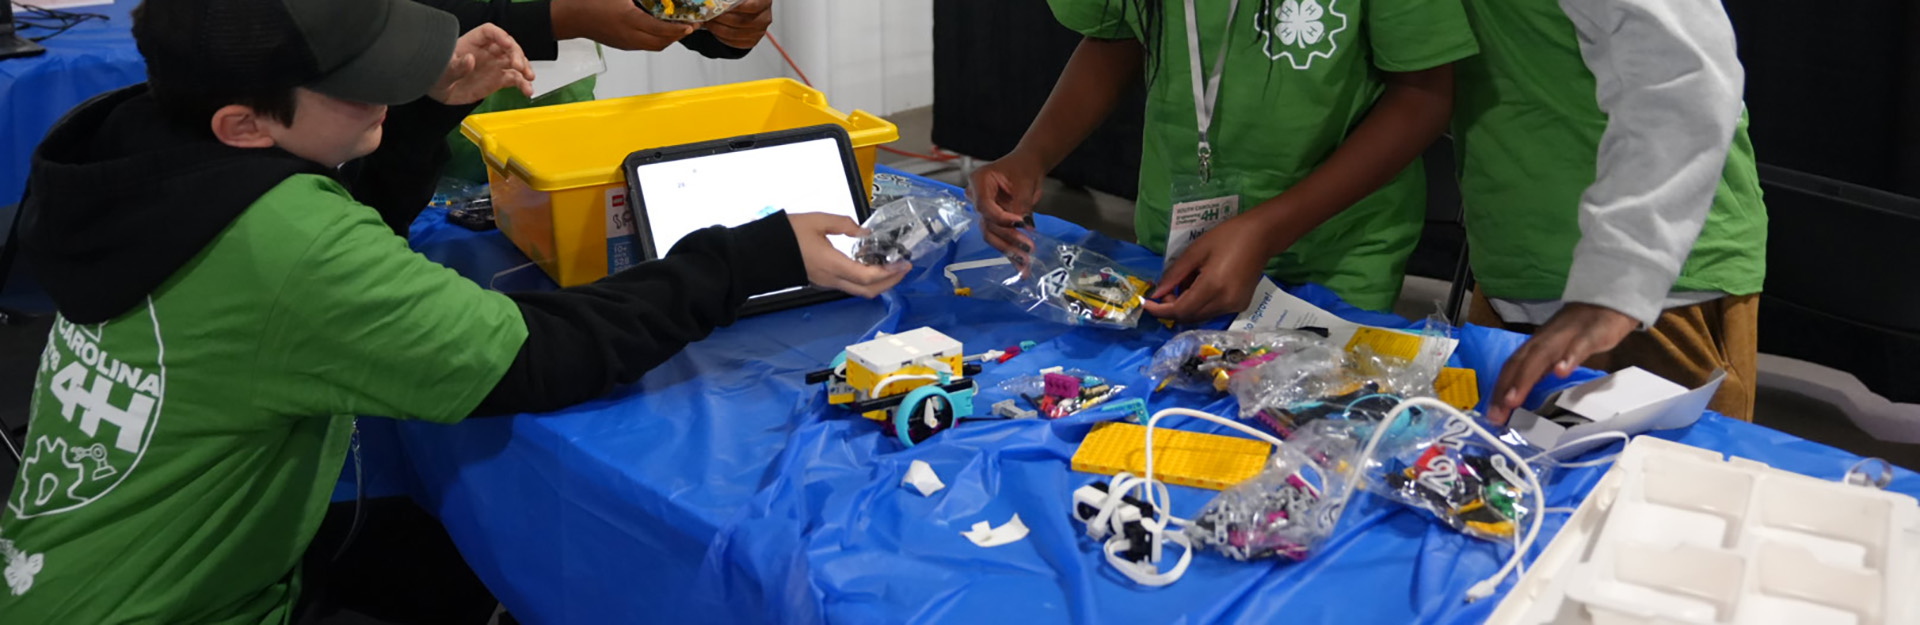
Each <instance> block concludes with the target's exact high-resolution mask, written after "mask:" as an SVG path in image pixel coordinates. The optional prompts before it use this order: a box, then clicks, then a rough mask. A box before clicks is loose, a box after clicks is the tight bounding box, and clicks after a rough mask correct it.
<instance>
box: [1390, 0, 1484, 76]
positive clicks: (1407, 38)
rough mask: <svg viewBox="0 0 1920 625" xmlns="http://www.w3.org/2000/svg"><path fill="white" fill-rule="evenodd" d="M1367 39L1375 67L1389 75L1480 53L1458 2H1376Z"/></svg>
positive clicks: (1420, 0)
mask: <svg viewBox="0 0 1920 625" xmlns="http://www.w3.org/2000/svg"><path fill="white" fill-rule="evenodd" d="M1367 40H1368V41H1371V42H1373V65H1374V67H1378V68H1380V69H1382V70H1386V71H1389V72H1415V71H1420V70H1423V69H1432V68H1435V67H1439V66H1441V65H1445V64H1447V63H1452V62H1454V61H1458V60H1460V59H1464V58H1467V57H1470V56H1473V55H1475V54H1478V53H1479V52H1480V45H1479V44H1478V43H1477V42H1476V41H1474V38H1473V29H1472V27H1470V26H1468V24H1467V12H1466V7H1464V6H1462V5H1461V0H1375V1H1374V3H1373V4H1372V5H1371V6H1369V7H1368V10H1367Z"/></svg>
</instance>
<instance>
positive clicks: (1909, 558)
mask: <svg viewBox="0 0 1920 625" xmlns="http://www.w3.org/2000/svg"><path fill="white" fill-rule="evenodd" d="M1916 588H1920V505H1916V502H1915V501H1914V499H1913V498H1912V497H1908V496H1906V495H1902V494H1899V493H1889V492H1883V491H1878V490H1872V489H1868V488H1862V487H1859V486H1849V485H1846V484H1842V483H1840V482H1829V481H1824V480H1819V479H1815V478H1811V477H1807V476H1804V475H1798V474H1794V473H1788V472H1786V471H1781V470H1778V469H1773V468H1770V467H1768V466H1766V465H1765V464H1761V463H1758V462H1754V461H1751V460H1746V459H1742V458H1732V459H1724V458H1722V457H1721V456H1720V454H1717V453H1714V452H1711V451H1707V450H1703V449H1699V448H1695V447H1690V446H1687V445H1681V444H1679V443H1673V442H1669V441H1665V440H1660V439H1655V438H1650V437H1640V438H1636V439H1634V441H1633V443H1632V444H1630V445H1628V446H1627V449H1626V451H1625V452H1623V453H1622V454H1621V456H1620V460H1619V462H1617V463H1615V465H1614V467H1613V469H1612V470H1610V471H1608V473H1607V475H1606V476H1605V477H1604V478H1602V479H1601V482H1600V484H1599V485H1598V486H1596V487H1595V488H1594V491H1593V492H1592V493H1591V494H1589V495H1588V496H1587V499H1586V501H1585V502H1583V503H1582V504H1581V505H1580V508H1579V509H1578V510H1577V511H1575V512H1574V514H1573V516H1572V517H1571V518H1569V519H1568V520H1567V523H1566V525H1565V527H1564V529H1562V530H1561V532H1560V534H1559V535H1558V536H1556V537H1555V538H1554V539H1553V542H1551V543H1549V544H1548V545H1547V548H1546V549H1545V550H1544V551H1542V552H1541V555H1540V557H1539V558H1538V559H1536V560H1535V562H1534V565H1533V567H1532V568H1530V569H1529V570H1528V571H1527V574H1526V575H1525V576H1524V577H1522V578H1521V579H1520V581H1519V583H1517V584H1515V585H1514V587H1513V588H1512V590H1510V591H1509V592H1508V593H1507V597H1506V599H1505V600H1503V601H1502V602H1501V604H1500V607H1499V608H1498V609H1496V610H1495V611H1494V613H1493V616H1492V617H1491V618H1490V619H1488V621H1487V622H1488V623H1491V624H1494V625H1640V624H1655V625H1664V624H1670V623H1671V624H1682V623H1687V624H1698V625H1774V624H1783V625H1784V624H1789V623H1791V624H1793V625H1905V624H1910V623H1920V592H1916V590H1915V589H1916Z"/></svg>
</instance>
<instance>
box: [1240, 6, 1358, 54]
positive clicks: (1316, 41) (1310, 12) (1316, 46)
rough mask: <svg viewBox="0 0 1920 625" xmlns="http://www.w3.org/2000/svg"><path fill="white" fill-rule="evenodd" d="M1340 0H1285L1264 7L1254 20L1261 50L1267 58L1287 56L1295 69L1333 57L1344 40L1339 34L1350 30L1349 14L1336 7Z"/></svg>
mask: <svg viewBox="0 0 1920 625" xmlns="http://www.w3.org/2000/svg"><path fill="white" fill-rule="evenodd" d="M1339 4H1340V0H1328V2H1327V5H1326V6H1325V7H1322V6H1320V2H1319V0H1285V1H1284V2H1281V3H1279V4H1278V5H1277V6H1274V7H1273V9H1272V10H1263V11H1261V12H1260V15H1258V16H1257V19H1256V20H1255V21H1254V28H1255V30H1257V31H1259V34H1260V49H1261V51H1262V52H1265V53H1266V55H1267V58H1269V59H1272V60H1275V61H1278V60H1280V59H1286V60H1287V63H1288V64H1289V65H1292V66H1293V68H1294V69H1307V68H1308V67H1312V66H1313V60H1314V59H1316V58H1331V57H1332V56H1333V53H1334V52H1335V51H1336V50H1339V48H1340V43H1339V41H1337V37H1336V35H1339V34H1340V33H1341V31H1344V30H1346V29H1347V15H1346V14H1345V13H1341V12H1340V11H1339V10H1338V9H1337V8H1336V7H1337V6H1338V5H1339Z"/></svg>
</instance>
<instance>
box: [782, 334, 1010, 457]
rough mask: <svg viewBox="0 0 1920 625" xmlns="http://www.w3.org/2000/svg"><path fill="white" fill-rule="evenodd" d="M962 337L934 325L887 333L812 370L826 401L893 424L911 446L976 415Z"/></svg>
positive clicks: (811, 379) (974, 368)
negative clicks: (830, 365)
mask: <svg viewBox="0 0 1920 625" xmlns="http://www.w3.org/2000/svg"><path fill="white" fill-rule="evenodd" d="M961 349H962V348H961V345H960V342H959V341H956V340H953V339H952V338H950V337H948V336H947V335H945V334H941V333H940V332H939V331H937V330H934V329H933V328H919V329H916V330H912V331H908V332H902V333H900V334H893V335H888V336H882V337H880V338H877V339H874V340H871V341H867V342H865V343H860V344H858V345H852V346H849V347H847V351H846V352H845V353H843V354H841V357H840V358H836V359H835V362H834V367H833V368H832V369H827V370H823V371H815V372H813V373H809V374H807V383H809V384H822V383H824V384H826V385H827V403H828V404H832V405H836V406H845V407H847V409H849V410H852V411H854V412H856V413H859V414H860V415H861V416H863V417H866V418H868V419H872V420H875V421H879V422H881V423H885V424H888V425H890V426H891V427H890V428H889V432H890V433H891V434H893V435H894V436H895V437H897V438H898V439H899V440H900V443H901V444H903V445H906V446H908V447H912V446H914V445H916V444H919V443H921V442H922V441H925V440H927V439H928V438H930V437H932V436H933V435H934V434H938V433H939V432H941V431H942V430H945V429H947V428H950V427H953V426H954V424H956V423H959V422H960V420H961V419H965V418H968V417H971V416H973V397H974V392H975V390H976V389H975V386H974V382H973V380H971V379H968V378H967V376H970V375H974V374H977V373H979V372H980V366H979V365H977V364H967V363H966V362H965V356H964V355H963V354H962V353H961Z"/></svg>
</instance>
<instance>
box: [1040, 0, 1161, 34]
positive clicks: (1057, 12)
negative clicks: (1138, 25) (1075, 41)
mask: <svg viewBox="0 0 1920 625" xmlns="http://www.w3.org/2000/svg"><path fill="white" fill-rule="evenodd" d="M1159 1H1160V0H1047V5H1048V6H1050V7H1052V8H1053V18H1054V19H1056V20H1059V21H1060V25H1062V26H1066V27H1067V28H1069V29H1071V30H1073V31H1074V32H1077V33H1080V34H1081V35H1084V36H1087V37H1092V38H1095V39H1138V38H1139V34H1138V33H1137V31H1135V30H1134V28H1133V25H1132V23H1131V20H1132V19H1133V18H1136V17H1138V16H1139V10H1138V7H1137V3H1139V2H1159Z"/></svg>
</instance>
